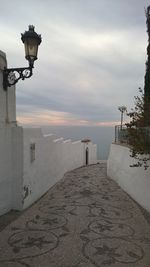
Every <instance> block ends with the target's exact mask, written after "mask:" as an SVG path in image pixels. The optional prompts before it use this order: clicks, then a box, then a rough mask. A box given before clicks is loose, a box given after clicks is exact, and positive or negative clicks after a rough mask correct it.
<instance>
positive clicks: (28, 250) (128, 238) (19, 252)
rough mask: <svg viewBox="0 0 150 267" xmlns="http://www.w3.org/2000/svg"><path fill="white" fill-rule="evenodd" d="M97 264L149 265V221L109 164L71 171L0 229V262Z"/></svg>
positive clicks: (4, 266)
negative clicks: (112, 174) (113, 175)
mask: <svg viewBox="0 0 150 267" xmlns="http://www.w3.org/2000/svg"><path fill="white" fill-rule="evenodd" d="M95 266H97V267H103V266H104V267H129V266H130V267H149V266H150V225H149V224H148V222H147V220H146V219H145V217H144V216H143V214H142V212H141V209H140V208H139V206H138V205H137V204H136V203H135V202H134V201H132V200H131V198H130V197H129V196H128V195H127V194H126V193H125V192H124V191H122V190H121V188H120V187H119V186H118V185H117V184H116V183H115V182H114V181H112V180H110V179H108V178H107V177H106V164H104V163H101V164H97V165H91V166H88V167H83V168H79V169H76V170H74V171H71V172H68V173H66V175H65V176H64V178H63V179H62V180H61V182H59V183H58V184H57V185H55V186H54V187H53V188H51V189H50V190H49V192H48V193H47V194H46V195H45V196H44V197H43V198H41V199H40V200H39V201H38V202H37V203H36V204H35V205H33V206H32V207H31V208H30V209H28V210H27V211H26V212H24V213H23V215H21V216H20V217H19V218H18V219H17V220H16V221H14V222H12V223H11V224H10V225H8V226H7V227H6V228H5V229H4V230H3V231H2V232H0V267H95Z"/></svg>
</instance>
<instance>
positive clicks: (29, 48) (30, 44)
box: [24, 38, 38, 60]
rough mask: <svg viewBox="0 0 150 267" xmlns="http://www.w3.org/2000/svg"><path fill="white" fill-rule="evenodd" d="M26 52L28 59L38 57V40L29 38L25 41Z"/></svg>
mask: <svg viewBox="0 0 150 267" xmlns="http://www.w3.org/2000/svg"><path fill="white" fill-rule="evenodd" d="M24 44H25V54H26V58H27V59H29V58H30V59H34V60H36V59H37V52H38V44H37V40H36V39H33V38H27V40H26V41H25V43H24Z"/></svg>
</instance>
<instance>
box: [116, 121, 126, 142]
mask: <svg viewBox="0 0 150 267" xmlns="http://www.w3.org/2000/svg"><path fill="white" fill-rule="evenodd" d="M115 143H125V144H128V129H127V126H126V125H122V126H121V125H116V126H115Z"/></svg>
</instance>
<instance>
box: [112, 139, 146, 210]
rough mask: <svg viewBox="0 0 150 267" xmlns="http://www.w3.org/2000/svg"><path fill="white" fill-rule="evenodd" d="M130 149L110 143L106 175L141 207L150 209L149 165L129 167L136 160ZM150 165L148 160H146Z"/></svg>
mask: <svg viewBox="0 0 150 267" xmlns="http://www.w3.org/2000/svg"><path fill="white" fill-rule="evenodd" d="M130 154H131V153H130V149H129V148H128V147H126V146H123V145H118V144H112V145H111V148H110V153H109V157H108V161H107V175H108V177H110V178H112V179H114V180H115V181H116V182H117V183H118V184H119V185H120V186H121V187H122V188H123V189H124V190H125V191H126V192H127V193H128V194H129V195H130V196H131V197H132V198H133V199H134V200H136V201H137V202H138V203H139V204H140V205H141V206H142V207H143V208H145V209H146V210H148V211H150V167H149V168H148V169H147V170H145V169H144V167H130V165H133V164H135V163H136V160H135V159H133V158H132V157H130ZM148 164H149V166H150V162H148Z"/></svg>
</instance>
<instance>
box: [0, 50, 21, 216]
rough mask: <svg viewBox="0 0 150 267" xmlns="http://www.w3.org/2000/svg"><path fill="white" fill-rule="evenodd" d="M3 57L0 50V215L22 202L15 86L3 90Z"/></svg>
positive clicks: (19, 136) (19, 131)
mask: <svg viewBox="0 0 150 267" xmlns="http://www.w3.org/2000/svg"><path fill="white" fill-rule="evenodd" d="M6 66H7V62H6V55H5V53H3V52H2V51H0V215H1V214H4V213H6V212H7V211H9V210H10V209H12V208H15V207H16V203H17V207H18V201H19V200H20V201H21V198H22V197H21V190H22V184H21V182H22V180H21V177H22V176H20V175H21V173H22V171H21V169H22V167H21V166H22V165H21V162H22V145H23V142H22V139H21V138H22V137H21V128H20V127H18V126H17V125H16V101H15V86H11V87H10V88H9V90H7V91H5V90H4V89H3V69H4V67H6Z"/></svg>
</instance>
